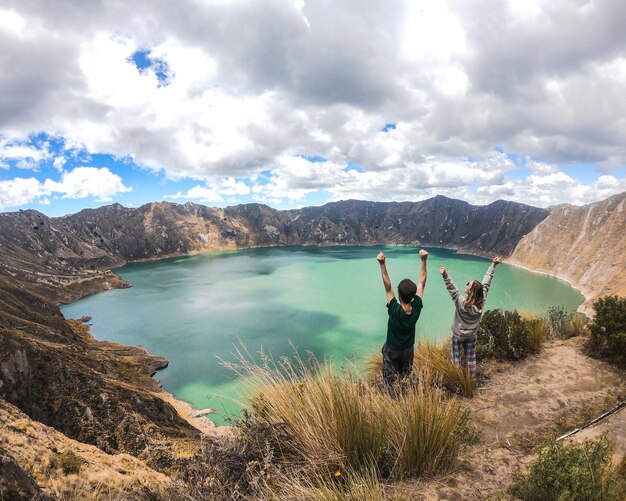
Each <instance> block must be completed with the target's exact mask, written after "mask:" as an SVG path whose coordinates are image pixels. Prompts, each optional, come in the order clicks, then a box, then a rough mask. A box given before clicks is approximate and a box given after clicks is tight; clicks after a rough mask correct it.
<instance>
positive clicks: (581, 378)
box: [393, 338, 626, 500]
mask: <svg viewBox="0 0 626 501" xmlns="http://www.w3.org/2000/svg"><path fill="white" fill-rule="evenodd" d="M583 342H584V340H583V339H581V338H572V339H569V340H565V341H554V342H552V343H549V344H547V345H546V346H545V347H544V350H543V351H542V353H540V354H539V355H536V356H532V357H530V358H528V359H526V360H524V361H522V362H520V363H516V364H498V365H490V366H488V367H486V368H485V370H486V374H487V380H486V383H485V384H484V385H483V386H482V387H481V388H480V389H479V390H478V391H477V392H476V396H475V397H474V398H473V399H470V400H467V406H468V408H470V409H471V410H472V411H473V421H474V423H475V424H476V425H477V426H478V428H479V429H480V430H481V432H482V434H483V438H482V440H481V441H480V443H479V444H477V445H475V446H473V447H471V448H470V449H469V450H467V451H466V452H465V453H464V454H463V455H462V457H461V458H460V460H459V463H458V464H457V466H456V468H455V469H453V470H452V471H451V472H449V473H448V474H446V475H445V476H443V477H439V478H436V479H432V480H430V481H422V482H410V483H405V484H403V485H402V486H397V487H396V488H394V489H393V490H394V491H396V492H397V494H400V495H402V494H406V496H407V497H409V498H410V499H423V500H430V499H438V500H439V499H440V500H471V499H488V498H491V499H507V497H506V490H507V489H508V487H509V486H510V485H511V482H512V479H513V477H514V475H515V474H516V473H519V472H523V471H525V469H526V468H527V465H528V464H529V463H530V462H532V460H533V459H534V458H535V457H536V454H537V452H538V450H539V448H540V446H541V445H542V444H544V443H546V441H549V440H555V439H556V438H557V437H559V436H561V435H562V434H564V433H565V432H567V431H570V430H572V429H574V428H581V427H583V426H584V425H585V424H587V423H589V422H590V421H591V420H593V419H594V418H596V417H598V416H599V415H601V414H602V413H604V412H606V411H609V410H611V409H613V408H614V407H615V406H616V404H617V403H618V402H621V401H624V400H625V399H626V372H625V371H622V370H619V369H618V368H616V367H614V366H612V365H609V364H607V363H605V362H602V361H599V360H594V359H592V358H589V357H587V356H586V355H585V354H584V353H583V350H582V347H583ZM602 433H607V434H608V436H609V437H610V438H611V439H612V440H614V441H615V443H616V451H615V460H616V461H617V460H618V458H619V459H621V458H622V457H623V455H624V454H625V453H626V408H622V409H621V410H620V411H619V412H617V413H615V414H613V415H612V416H611V417H610V418H608V419H606V420H603V421H602V422H600V423H598V424H596V425H594V426H591V427H589V428H586V429H585V430H583V431H581V432H579V433H577V434H575V435H573V436H571V437H570V438H567V439H566V440H584V439H585V438H592V437H596V436H598V435H600V434H602Z"/></svg>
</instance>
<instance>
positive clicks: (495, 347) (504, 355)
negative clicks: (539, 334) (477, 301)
mask: <svg viewBox="0 0 626 501" xmlns="http://www.w3.org/2000/svg"><path fill="white" fill-rule="evenodd" d="M477 336H478V337H477V344H476V357H477V359H478V360H482V359H485V358H495V359H496V360H519V359H521V358H524V357H525V356H527V355H528V354H529V353H530V348H529V343H528V338H529V331H528V326H527V325H526V322H525V321H524V320H523V319H522V317H521V316H520V314H519V313H518V312H517V311H502V310H489V311H486V312H485V313H484V314H483V317H482V319H481V321H480V327H479V328H478V335H477Z"/></svg>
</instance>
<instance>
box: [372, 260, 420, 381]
mask: <svg viewBox="0 0 626 501" xmlns="http://www.w3.org/2000/svg"><path fill="white" fill-rule="evenodd" d="M419 256H420V258H421V260H422V266H421V269H420V273H419V280H418V284H417V285H416V284H415V282H413V281H412V280H410V279H408V278H405V279H403V280H401V281H400V283H399V284H398V298H399V299H400V301H399V302H398V300H396V297H395V294H394V292H393V288H392V287H391V280H390V278H389V273H388V272H387V264H386V261H385V254H384V253H383V252H380V253H379V254H378V256H376V259H377V260H378V264H379V265H380V271H381V275H382V279H383V286H384V287H385V293H386V294H387V314H388V316H389V319H388V321H387V338H386V340H385V344H384V345H383V349H382V355H383V377H384V379H385V382H386V383H387V384H389V385H391V384H393V382H394V381H395V380H396V379H397V378H398V377H399V376H400V377H405V376H408V375H410V374H411V371H412V370H413V350H414V345H415V324H416V323H417V320H418V319H419V316H420V313H421V311H422V308H423V302H422V297H423V296H424V288H425V287H426V276H427V273H426V260H427V259H428V252H426V251H425V250H423V249H422V250H420V251H419Z"/></svg>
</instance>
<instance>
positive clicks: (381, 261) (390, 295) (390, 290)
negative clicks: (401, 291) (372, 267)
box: [376, 252, 395, 304]
mask: <svg viewBox="0 0 626 501" xmlns="http://www.w3.org/2000/svg"><path fill="white" fill-rule="evenodd" d="M376 259H377V260H378V264H379V265H380V273H381V275H382V276H383V285H384V286H385V292H386V293H387V304H389V303H390V302H391V300H392V299H393V298H394V297H395V295H394V293H393V288H392V287H391V279H390V278H389V273H387V265H386V264H385V254H384V253H383V252H379V253H378V256H376Z"/></svg>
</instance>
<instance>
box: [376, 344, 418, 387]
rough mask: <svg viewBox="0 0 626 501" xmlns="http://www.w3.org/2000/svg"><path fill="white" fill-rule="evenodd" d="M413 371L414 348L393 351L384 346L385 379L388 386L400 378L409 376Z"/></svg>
mask: <svg viewBox="0 0 626 501" xmlns="http://www.w3.org/2000/svg"><path fill="white" fill-rule="evenodd" d="M411 370H413V346H411V347H410V348H405V349H404V350H393V349H391V348H389V347H388V346H387V344H384V345H383V377H384V378H385V382H386V383H387V384H393V382H394V381H395V380H396V379H397V378H398V376H400V377H404V376H408V375H409V374H411Z"/></svg>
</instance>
